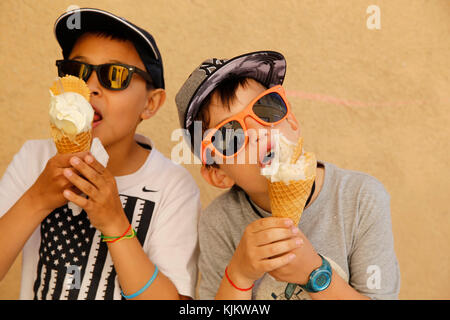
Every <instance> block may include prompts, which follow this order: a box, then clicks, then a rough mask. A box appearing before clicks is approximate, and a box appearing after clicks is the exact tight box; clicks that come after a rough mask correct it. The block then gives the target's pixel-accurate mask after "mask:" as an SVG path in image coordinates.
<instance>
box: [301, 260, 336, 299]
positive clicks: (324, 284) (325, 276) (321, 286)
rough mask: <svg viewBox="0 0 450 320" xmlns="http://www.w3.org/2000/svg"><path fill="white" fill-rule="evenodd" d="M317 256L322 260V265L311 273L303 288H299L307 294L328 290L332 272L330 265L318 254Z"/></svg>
mask: <svg viewBox="0 0 450 320" xmlns="http://www.w3.org/2000/svg"><path fill="white" fill-rule="evenodd" d="M319 256H320V257H321V258H322V265H321V266H320V267H318V268H317V269H315V270H314V271H313V272H311V274H310V275H309V280H308V282H307V283H306V284H305V285H304V286H302V285H300V287H302V288H303V289H305V290H306V291H308V292H320V291H323V290H325V289H326V288H328V286H329V285H330V283H331V273H332V271H331V266H330V263H329V262H328V261H327V259H325V258H324V257H322V256H321V255H320V254H319Z"/></svg>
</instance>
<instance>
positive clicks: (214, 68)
mask: <svg viewBox="0 0 450 320" xmlns="http://www.w3.org/2000/svg"><path fill="white" fill-rule="evenodd" d="M230 74H233V75H235V76H238V77H248V78H252V79H255V80H256V81H258V82H260V83H261V84H263V85H264V86H266V87H267V88H270V87H273V86H276V85H279V84H280V85H281V84H282V83H283V80H284V76H285V74H286V60H285V59H284V57H283V55H282V54H281V53H279V52H275V51H257V52H251V53H246V54H243V55H240V56H237V57H234V58H232V59H229V60H228V59H217V58H212V59H208V60H206V61H204V62H203V63H202V64H201V65H200V66H199V67H197V68H196V69H195V70H194V71H193V72H192V73H191V75H190V76H189V78H188V79H187V80H186V82H185V83H184V84H183V86H182V87H181V89H180V90H179V91H178V93H177V95H176V97H175V102H176V104H177V109H178V116H179V119H180V125H181V127H182V128H183V129H188V130H189V131H191V129H192V127H193V124H194V119H195V117H196V115H197V113H198V111H199V109H200V106H201V105H202V102H203V101H204V100H205V98H206V97H207V96H208V95H209V94H210V93H211V92H212V91H214V89H215V88H217V86H218V85H219V84H220V82H222V81H223V80H224V79H226V78H227V77H228V76H229V75H230ZM190 140H191V145H192V143H193V139H190Z"/></svg>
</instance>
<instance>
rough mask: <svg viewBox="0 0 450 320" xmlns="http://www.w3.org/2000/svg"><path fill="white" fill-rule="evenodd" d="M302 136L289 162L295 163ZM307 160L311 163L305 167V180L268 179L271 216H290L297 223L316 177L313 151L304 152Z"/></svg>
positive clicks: (299, 153)
mask: <svg viewBox="0 0 450 320" xmlns="http://www.w3.org/2000/svg"><path fill="white" fill-rule="evenodd" d="M302 147H303V138H300V139H299V141H298V143H297V145H296V147H295V149H294V151H293V156H292V158H291V163H296V162H297V160H298V158H299V157H300V156H301V154H302V150H303V148H302ZM304 155H305V157H306V159H307V162H308V163H309V164H311V165H310V166H309V167H308V168H307V172H306V176H307V177H308V179H305V180H297V181H295V180H292V181H289V182H288V183H285V182H282V181H280V182H271V181H270V180H268V181H269V182H268V186H269V197H270V206H271V210H272V216H274V217H283V218H290V219H292V221H294V224H295V225H298V223H299V221H300V217H301V215H302V213H303V210H304V208H305V204H306V201H307V200H308V197H309V195H310V193H311V189H312V186H313V183H314V180H315V177H316V174H315V173H316V166H317V161H316V157H315V155H314V153H312V152H306V153H305V154H304Z"/></svg>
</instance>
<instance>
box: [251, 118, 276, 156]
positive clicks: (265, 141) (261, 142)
mask: <svg viewBox="0 0 450 320" xmlns="http://www.w3.org/2000/svg"><path fill="white" fill-rule="evenodd" d="M244 121H245V125H246V126H247V133H248V137H249V142H250V147H259V148H264V149H265V150H267V146H268V145H270V143H271V140H272V135H273V132H272V127H268V126H264V125H262V124H260V123H259V122H258V121H256V120H255V119H253V118H251V117H246V118H245V119H244Z"/></svg>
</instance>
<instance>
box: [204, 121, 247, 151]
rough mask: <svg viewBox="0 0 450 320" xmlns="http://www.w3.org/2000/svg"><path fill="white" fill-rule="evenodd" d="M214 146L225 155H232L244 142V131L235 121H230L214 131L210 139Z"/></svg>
mask: <svg viewBox="0 0 450 320" xmlns="http://www.w3.org/2000/svg"><path fill="white" fill-rule="evenodd" d="M211 142H212V144H213V145H214V147H215V148H216V149H217V150H218V151H219V152H220V153H222V154H223V155H225V156H232V155H234V154H235V153H237V152H238V151H239V149H241V148H242V146H243V145H244V143H245V133H244V130H243V129H242V126H241V125H240V124H239V122H237V121H230V122H227V123H226V124H224V125H223V126H222V127H221V128H220V129H219V130H217V131H216V133H215V134H214V136H213V137H212V139H211Z"/></svg>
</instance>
